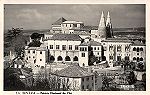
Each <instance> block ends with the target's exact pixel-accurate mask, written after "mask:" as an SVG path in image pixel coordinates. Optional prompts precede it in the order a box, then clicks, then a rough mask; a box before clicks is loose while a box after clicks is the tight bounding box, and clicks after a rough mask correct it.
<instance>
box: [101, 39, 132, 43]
mask: <svg viewBox="0 0 150 95" xmlns="http://www.w3.org/2000/svg"><path fill="white" fill-rule="evenodd" d="M102 42H124V43H131V41H130V40H129V39H122V38H107V39H106V40H103V41H102Z"/></svg>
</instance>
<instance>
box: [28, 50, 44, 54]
mask: <svg viewBox="0 0 150 95" xmlns="http://www.w3.org/2000/svg"><path fill="white" fill-rule="evenodd" d="M28 53H31V52H30V50H28ZM32 53H35V50H34V51H33V52H32ZM40 54H42V51H40Z"/></svg>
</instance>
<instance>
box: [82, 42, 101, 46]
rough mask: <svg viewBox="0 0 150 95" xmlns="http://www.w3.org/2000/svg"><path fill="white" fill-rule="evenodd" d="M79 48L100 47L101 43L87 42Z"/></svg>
mask: <svg viewBox="0 0 150 95" xmlns="http://www.w3.org/2000/svg"><path fill="white" fill-rule="evenodd" d="M80 46H101V43H99V42H97V41H89V42H83V43H81V44H80Z"/></svg>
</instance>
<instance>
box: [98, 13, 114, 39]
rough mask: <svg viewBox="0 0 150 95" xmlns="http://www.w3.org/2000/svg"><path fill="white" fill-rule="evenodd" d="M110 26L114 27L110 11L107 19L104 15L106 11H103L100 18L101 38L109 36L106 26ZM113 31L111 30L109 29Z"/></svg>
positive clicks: (99, 31)
mask: <svg viewBox="0 0 150 95" xmlns="http://www.w3.org/2000/svg"><path fill="white" fill-rule="evenodd" d="M107 27H109V28H110V29H112V24H111V18H110V13H109V11H108V13H107V19H106V21H105V16H104V12H103V11H102V14H101V19H100V22H99V26H98V36H99V37H100V38H104V39H105V38H106V37H107V32H106V31H107V30H106V28H107ZM109 32H111V31H109Z"/></svg>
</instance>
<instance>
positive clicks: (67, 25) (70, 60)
mask: <svg viewBox="0 0 150 95" xmlns="http://www.w3.org/2000/svg"><path fill="white" fill-rule="evenodd" d="M31 42H32V39H31V41H30V43H31ZM39 42H40V45H39V46H34V45H33V46H29V45H28V46H26V48H25V59H26V60H27V62H28V63H30V66H32V68H35V67H41V66H45V65H46V64H51V63H57V64H79V66H81V67H87V66H91V65H94V64H101V63H103V62H104V61H105V63H107V64H108V67H113V66H114V63H115V62H117V61H125V60H128V61H134V62H143V63H144V62H145V60H146V59H145V58H146V55H145V54H146V52H145V51H146V50H145V49H146V45H145V44H143V43H142V41H138V42H137V41H133V40H129V39H123V38H115V37H114V36H113V30H112V23H111V18H110V14H109V12H108V14H107V18H106V20H105V17H104V13H103V12H102V14H101V18H100V22H99V26H98V29H91V30H90V31H89V30H87V29H85V28H84V23H83V22H79V21H67V20H65V19H64V18H60V19H59V20H58V21H56V22H55V23H54V24H52V29H51V30H50V31H49V33H47V34H44V37H41V39H40V40H39Z"/></svg>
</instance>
